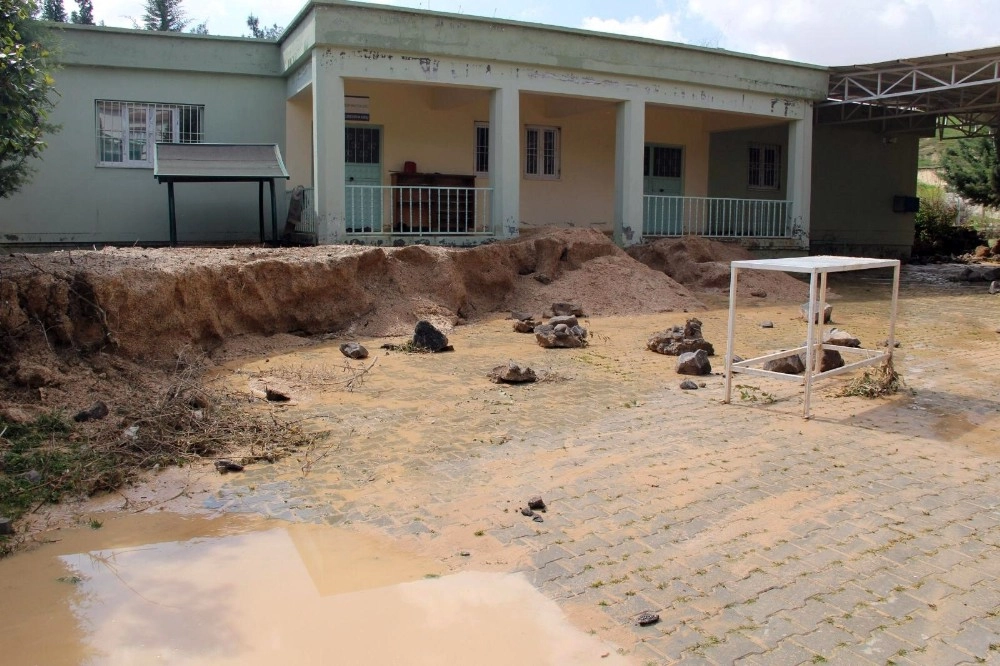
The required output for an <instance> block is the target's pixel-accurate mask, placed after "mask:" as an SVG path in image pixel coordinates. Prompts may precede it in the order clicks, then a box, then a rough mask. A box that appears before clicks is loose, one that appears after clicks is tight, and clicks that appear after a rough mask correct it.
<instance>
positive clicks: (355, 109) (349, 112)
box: [344, 95, 371, 122]
mask: <svg viewBox="0 0 1000 666" xmlns="http://www.w3.org/2000/svg"><path fill="white" fill-rule="evenodd" d="M370 102H371V99H370V98H368V97H352V96H350V95H345V96H344V111H345V113H344V120H363V121H365V122H367V121H369V120H371V107H370Z"/></svg>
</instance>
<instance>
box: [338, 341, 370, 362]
mask: <svg viewBox="0 0 1000 666" xmlns="http://www.w3.org/2000/svg"><path fill="white" fill-rule="evenodd" d="M340 353H341V354H343V355H344V356H346V357H347V358H353V359H356V360H357V359H362V358H368V350H367V349H365V348H364V346H362V345H361V344H360V343H357V342H345V343H344V344H342V345H340Z"/></svg>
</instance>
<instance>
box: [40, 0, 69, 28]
mask: <svg viewBox="0 0 1000 666" xmlns="http://www.w3.org/2000/svg"><path fill="white" fill-rule="evenodd" d="M42 18H43V19H45V20H46V21H55V22H56V23H65V22H66V8H65V7H63V3H62V0H45V2H44V3H42Z"/></svg>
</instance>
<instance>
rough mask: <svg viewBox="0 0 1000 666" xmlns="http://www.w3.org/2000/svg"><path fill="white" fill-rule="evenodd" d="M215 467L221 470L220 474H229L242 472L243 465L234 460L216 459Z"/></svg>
mask: <svg viewBox="0 0 1000 666" xmlns="http://www.w3.org/2000/svg"><path fill="white" fill-rule="evenodd" d="M215 469H217V470H219V474H228V473H229V472H242V471H243V465H240V464H239V463H234V462H233V461H232V460H216V461H215Z"/></svg>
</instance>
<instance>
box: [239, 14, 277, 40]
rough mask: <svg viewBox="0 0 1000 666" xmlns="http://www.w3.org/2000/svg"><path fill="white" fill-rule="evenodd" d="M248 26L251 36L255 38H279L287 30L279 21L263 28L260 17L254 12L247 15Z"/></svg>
mask: <svg viewBox="0 0 1000 666" xmlns="http://www.w3.org/2000/svg"><path fill="white" fill-rule="evenodd" d="M247 27H248V28H250V36H251V37H253V38H254V39H277V38H278V37H281V33H282V32H284V31H285V29H284V28H282V27H281V26H279V25H278V24H277V23H274V24H272V25H271V27H270V28H268V27H267V26H265V27H263V28H261V27H260V19H259V18H257V17H256V16H254V15H253V14H250V16H248V17H247Z"/></svg>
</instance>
